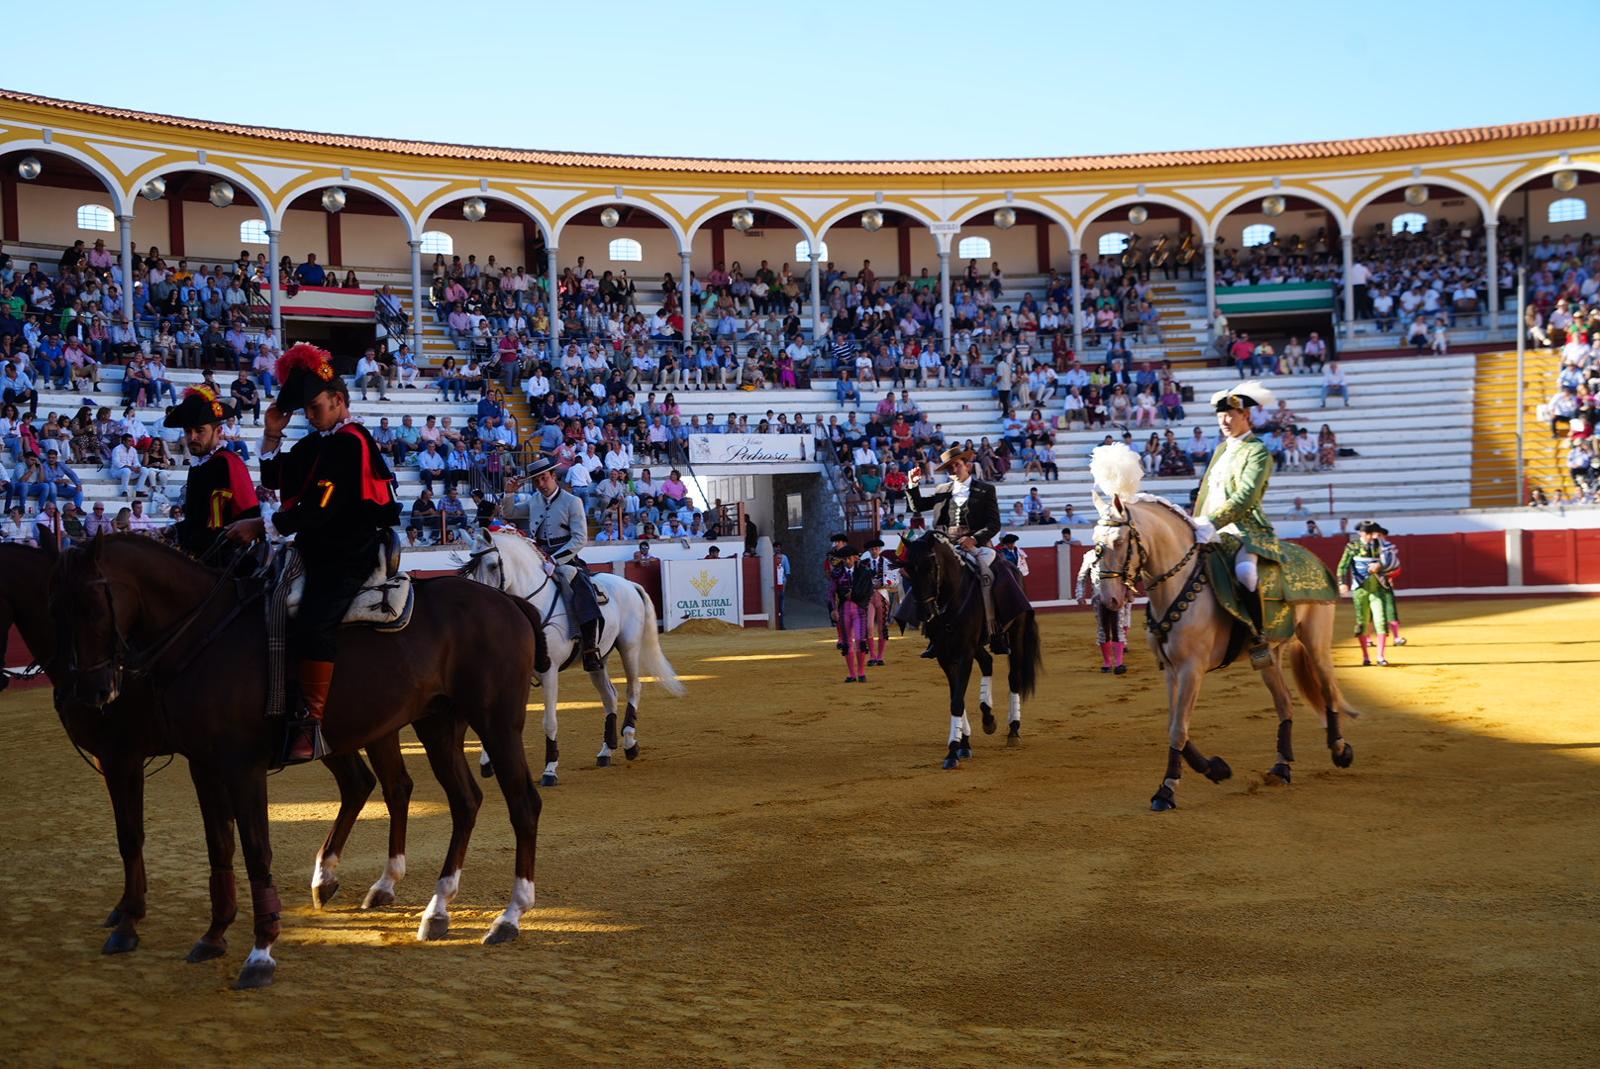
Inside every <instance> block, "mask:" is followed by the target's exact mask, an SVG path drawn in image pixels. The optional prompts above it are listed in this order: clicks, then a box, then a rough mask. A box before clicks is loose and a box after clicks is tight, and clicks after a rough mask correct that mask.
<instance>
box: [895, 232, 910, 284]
mask: <svg viewBox="0 0 1600 1069" xmlns="http://www.w3.org/2000/svg"><path fill="white" fill-rule="evenodd" d="M895 235H896V236H897V237H898V238H899V239H900V271H899V273H900V274H902V275H910V274H911V227H910V226H909V225H908V224H906V223H901V224H900V226H899V228H898V229H897V230H896V231H895Z"/></svg>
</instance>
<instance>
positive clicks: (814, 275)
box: [811, 245, 822, 367]
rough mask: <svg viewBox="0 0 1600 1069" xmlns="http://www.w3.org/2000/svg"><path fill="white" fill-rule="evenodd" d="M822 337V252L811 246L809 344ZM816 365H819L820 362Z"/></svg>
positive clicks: (815, 342) (813, 343)
mask: <svg viewBox="0 0 1600 1069" xmlns="http://www.w3.org/2000/svg"><path fill="white" fill-rule="evenodd" d="M821 337H822V253H820V252H818V251H817V248H816V246H815V245H813V246H812V248H811V344H812V345H816V344H817V342H818V340H819V339H820V338H821ZM817 366H819V367H820V366H821V365H820V362H819V364H818V365H817Z"/></svg>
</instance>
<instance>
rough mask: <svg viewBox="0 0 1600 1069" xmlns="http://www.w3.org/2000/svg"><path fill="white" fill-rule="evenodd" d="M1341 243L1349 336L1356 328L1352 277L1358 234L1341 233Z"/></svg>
mask: <svg viewBox="0 0 1600 1069" xmlns="http://www.w3.org/2000/svg"><path fill="white" fill-rule="evenodd" d="M1339 245H1340V246H1341V248H1342V249H1343V254H1344V336H1345V337H1346V338H1348V337H1350V336H1351V335H1352V334H1354V333H1355V329H1356V284H1355V282H1354V281H1352V280H1351V278H1350V272H1351V271H1353V270H1354V269H1355V266H1356V236H1355V235H1354V234H1352V233H1350V232H1349V231H1346V232H1345V233H1343V234H1340V235H1339Z"/></svg>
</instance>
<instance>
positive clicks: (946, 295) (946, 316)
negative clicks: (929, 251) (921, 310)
mask: <svg viewBox="0 0 1600 1069" xmlns="http://www.w3.org/2000/svg"><path fill="white" fill-rule="evenodd" d="M939 305H940V308H941V309H942V312H941V314H940V316H939V335H940V337H942V338H943V339H944V356H945V358H946V359H949V357H950V319H951V316H950V249H949V248H948V247H946V248H942V249H940V250H939Z"/></svg>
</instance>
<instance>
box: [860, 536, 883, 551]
mask: <svg viewBox="0 0 1600 1069" xmlns="http://www.w3.org/2000/svg"><path fill="white" fill-rule="evenodd" d="M861 548H862V549H882V548H883V539H881V538H873V539H870V540H868V542H867V544H866V545H864V546H862V547H861Z"/></svg>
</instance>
